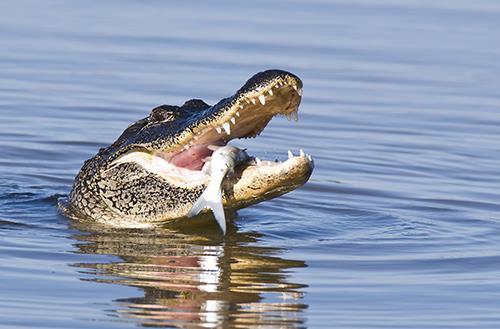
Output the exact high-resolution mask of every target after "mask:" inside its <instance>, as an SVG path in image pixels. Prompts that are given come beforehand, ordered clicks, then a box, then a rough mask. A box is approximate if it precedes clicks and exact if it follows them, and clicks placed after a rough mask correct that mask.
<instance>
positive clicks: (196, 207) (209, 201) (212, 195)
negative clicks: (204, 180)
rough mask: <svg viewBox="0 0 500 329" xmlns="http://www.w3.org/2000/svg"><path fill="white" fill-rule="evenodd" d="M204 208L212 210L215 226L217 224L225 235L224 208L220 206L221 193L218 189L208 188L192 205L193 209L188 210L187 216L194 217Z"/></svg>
mask: <svg viewBox="0 0 500 329" xmlns="http://www.w3.org/2000/svg"><path fill="white" fill-rule="evenodd" d="M216 187H219V186H216ZM205 208H210V209H211V210H212V212H213V214H214V217H215V220H216V221H217V224H219V227H220V228H221V230H222V233H223V234H226V216H225V215H224V207H223V206H222V193H221V190H220V188H216V189H213V188H211V186H208V187H207V188H206V189H205V191H203V193H202V194H201V196H200V197H199V198H198V200H196V202H195V203H194V204H193V207H192V208H191V210H189V212H188V214H187V216H188V217H193V216H196V215H198V214H199V213H200V212H201V211H202V210H203V209H205Z"/></svg>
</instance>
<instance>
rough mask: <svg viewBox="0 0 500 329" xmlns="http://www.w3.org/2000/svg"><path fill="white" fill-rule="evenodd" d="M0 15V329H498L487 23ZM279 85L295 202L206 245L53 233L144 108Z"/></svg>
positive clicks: (424, 16)
mask: <svg viewBox="0 0 500 329" xmlns="http://www.w3.org/2000/svg"><path fill="white" fill-rule="evenodd" d="M0 12H1V13H2V15H1V18H0V40H1V42H0V154H1V157H0V327H2V328H21V327H29V328H133V327H137V326H138V325H139V326H141V325H142V326H156V327H222V326H224V327H242V328H246V327H259V326H260V327H311V328H318V327H325V328H332V327H334V328H499V327H500V88H499V86H500V61H499V58H500V43H499V42H498V40H500V3H498V2H497V1H485V0H480V1H474V2H472V1H465V0H457V1H444V0H443V1H416V0H414V1H412V0H410V1H404V2H402V1H391V0H380V1H363V0H355V1H341V0H339V1H320V0H318V1H302V2H301V1H273V2H264V1H252V2H243V1H227V2H220V1H217V2H191V1H182V2H168V1H149V2H133V1H106V2H93V3H90V2H87V1H71V2H70V1H16V2H12V1H11V2H7V1H4V2H1V3H0ZM268 68H281V69H285V70H289V71H291V72H293V73H295V74H297V75H298V76H300V77H301V78H302V80H303V82H304V96H303V100H302V105H301V108H300V112H299V116H300V120H299V121H298V122H297V123H294V122H288V121H287V120H286V119H282V118H276V119H274V120H273V121H272V122H271V123H270V125H269V126H268V127H267V128H266V130H265V131H264V132H263V134H262V135H261V136H259V137H258V138H256V139H254V140H243V141H235V143H234V144H235V145H237V146H241V147H247V148H248V150H249V152H250V153H251V154H254V155H257V156H261V157H262V158H275V157H278V158H281V159H285V158H286V151H287V150H288V149H291V150H292V151H294V152H295V153H297V152H298V149H299V148H303V149H304V150H305V151H306V152H308V153H310V154H312V155H313V156H314V158H315V164H316V168H315V171H314V173H313V175H312V177H311V179H310V181H309V182H308V183H307V184H306V185H305V186H304V187H303V188H301V189H299V190H297V191H294V192H292V193H290V194H287V195H285V196H283V197H280V198H277V199H274V200H270V201H267V202H264V203H261V204H258V205H255V206H253V207H250V208H246V209H243V210H240V211H239V212H238V214H237V216H236V218H235V219H234V223H233V225H231V226H230V228H229V234H228V236H227V238H226V239H225V240H221V239H220V237H219V236H218V235H217V234H216V233H214V232H215V231H214V229H208V230H207V229H206V228H203V227H202V228H192V227H190V228H182V227H181V228H176V229H173V228H172V229H168V228H165V229H162V230H155V231H144V230H112V229H102V228H96V227H93V226H89V225H87V226H83V225H78V224H76V223H73V222H72V221H71V220H68V219H66V218H64V217H62V216H61V215H59V214H58V211H57V206H56V205H57V200H58V199H59V198H60V197H64V196H66V195H67V194H68V192H69V190H70V188H71V184H72V181H73V178H74V176H75V175H76V174H77V172H78V170H79V169H80V167H81V165H82V163H83V161H84V160H86V159H88V158H90V157H91V156H92V155H94V154H95V153H96V152H97V150H98V149H99V147H102V146H106V145H108V144H110V143H111V142H113V141H114V139H115V138H116V137H117V136H118V135H119V134H120V133H121V132H122V131H123V129H125V128H126V127H127V125H128V124H130V123H131V122H133V121H135V120H137V119H139V118H141V117H144V116H145V115H147V113H148V112H149V110H150V109H152V108H153V107H155V106H157V105H159V104H164V103H166V104H182V103H183V102H184V101H185V100H186V99H189V98H202V99H204V100H205V101H206V102H208V103H215V102H217V101H218V100H219V99H221V98H223V97H227V96H229V95H231V94H232V93H234V92H235V91H236V90H237V89H238V88H239V87H240V86H241V85H242V84H243V83H244V82H245V81H246V79H248V78H249V77H250V76H251V75H253V74H254V73H256V72H258V71H261V70H264V69H268Z"/></svg>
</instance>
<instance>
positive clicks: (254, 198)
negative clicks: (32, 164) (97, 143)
mask: <svg viewBox="0 0 500 329" xmlns="http://www.w3.org/2000/svg"><path fill="white" fill-rule="evenodd" d="M273 88H276V89H273ZM301 88H302V82H301V81H300V79H299V78H298V77H296V76H295V75H293V74H291V73H288V72H285V71H280V70H269V71H265V72H261V73H258V74H256V75H255V76H253V77H252V78H251V79H250V80H248V81H247V82H246V83H245V85H244V86H243V87H242V88H240V89H239V90H238V91H237V92H236V94H235V95H233V96H231V97H228V98H225V99H222V100H221V101H220V102H219V103H217V104H215V105H213V106H210V105H208V104H206V103H205V102H203V101H201V100H197V99H192V100H189V101H187V102H186V103H185V104H184V105H182V106H171V105H162V106H159V107H157V108H155V109H153V110H152V111H151V113H150V115H149V116H147V117H146V118H143V119H141V120H139V121H137V122H135V123H133V124H132V125H130V126H129V127H128V128H127V129H126V130H125V131H124V132H123V133H122V135H121V136H120V137H119V138H118V139H117V140H116V141H115V142H114V143H113V144H112V145H110V146H108V147H106V148H103V149H100V150H99V152H98V153H97V154H96V155H95V156H94V157H93V158H91V159H89V160H87V161H86V162H85V163H84V165H83V167H82V168H81V170H80V172H79V174H78V175H77V177H76V178H75V181H74V184H73V188H72V191H71V193H70V195H69V198H68V200H67V202H64V203H61V204H60V209H61V211H62V213H63V214H64V215H66V216H68V217H71V218H75V219H78V220H88V221H98V222H101V223H106V224H110V225H112V226H117V227H147V226H154V225H160V224H163V223H165V222H167V221H170V220H174V219H178V218H180V217H183V216H185V215H186V214H187V213H188V211H189V209H190V208H191V206H192V204H193V203H194V202H195V201H196V200H197V199H198V197H199V196H200V195H201V193H202V192H203V191H204V189H205V188H206V185H207V183H208V181H206V182H204V181H201V182H198V183H196V184H190V185H189V186H185V185H183V187H181V185H179V184H173V183H171V182H169V181H168V180H165V179H163V178H162V177H160V176H158V175H156V174H155V173H151V172H149V171H147V170H146V169H144V168H143V167H141V166H140V165H138V164H136V163H134V162H123V163H119V164H118V165H116V163H114V162H113V161H114V160H116V159H117V158H119V157H120V156H121V155H124V154H129V153H130V152H137V151H140V152H144V153H148V154H151V153H153V152H157V151H160V152H167V153H168V152H177V151H179V149H182V147H183V146H184V145H186V143H188V142H189V141H190V140H192V139H193V137H194V136H195V135H197V134H198V136H201V135H200V134H201V133H202V132H203V134H205V133H204V131H205V130H204V129H207V127H208V128H210V129H209V130H210V131H212V133H213V131H215V130H214V128H215V127H220V125H221V122H227V121H228V120H229V119H228V116H230V115H235V113H236V111H237V110H238V111H241V112H242V114H241V117H239V115H238V120H241V129H243V131H242V132H241V134H242V135H241V136H237V137H254V136H256V135H258V134H259V133H260V131H262V129H263V128H264V127H265V126H266V124H267V123H268V122H269V120H271V118H272V117H273V116H274V115H276V114H285V115H287V114H292V113H294V111H296V110H297V107H298V105H299V104H300V99H301V91H302V89H301ZM269 90H271V92H269ZM272 90H274V93H273V92H272ZM264 93H265V94H266V95H267V96H268V97H269V98H268V99H269V100H268V102H267V103H266V106H265V107H264V106H263V105H264V104H262V107H259V108H257V106H260V104H259V102H258V101H257V102H255V99H256V98H258V97H259V96H260V97H262V95H264ZM271 95H274V96H273V97H274V98H273V99H271ZM251 101H252V102H251ZM243 105H244V106H246V107H249V109H248V112H246V113H249V114H248V115H251V116H250V117H248V116H247V117H246V119H245V115H244V111H245V110H240V108H241V109H243ZM255 113H259V114H258V117H255ZM295 113H296V112H295ZM252 115H253V117H252ZM245 120H247V121H245ZM214 134H215V133H214ZM203 136H206V135H203ZM221 136H222V135H221ZM228 138H229V137H228ZM229 139H231V138H229ZM225 141H226V142H227V140H225ZM312 170H313V162H312V159H311V158H310V157H309V159H308V157H307V156H300V157H295V158H293V159H291V160H288V161H286V162H284V163H283V164H281V165H276V166H271V167H262V168H257V167H253V166H251V165H248V166H247V167H245V168H243V169H241V168H240V169H239V171H237V173H236V175H235V176H234V177H231V178H228V179H227V180H225V182H224V187H225V188H224V189H223V203H224V206H225V207H226V208H232V209H238V208H242V207H246V206H248V205H251V204H255V203H257V202H260V201H263V200H267V199H270V198H273V197H276V196H278V195H281V194H284V193H286V192H289V191H291V190H293V189H295V188H297V187H298V186H301V185H302V184H304V183H305V182H306V181H307V180H308V178H309V176H310V175H311V172H312Z"/></svg>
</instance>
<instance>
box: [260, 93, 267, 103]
mask: <svg viewBox="0 0 500 329" xmlns="http://www.w3.org/2000/svg"><path fill="white" fill-rule="evenodd" d="M259 101H260V103H261V104H262V105H266V96H264V95H260V96H259Z"/></svg>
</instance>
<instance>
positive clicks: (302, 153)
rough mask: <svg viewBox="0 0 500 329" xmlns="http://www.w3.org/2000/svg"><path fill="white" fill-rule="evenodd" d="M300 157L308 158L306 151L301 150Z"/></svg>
mask: <svg viewBox="0 0 500 329" xmlns="http://www.w3.org/2000/svg"><path fill="white" fill-rule="evenodd" d="M299 152H300V156H301V157H303V156H306V154H305V153H304V150H303V149H300V151H299Z"/></svg>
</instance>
